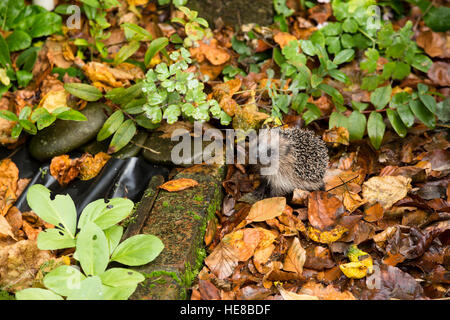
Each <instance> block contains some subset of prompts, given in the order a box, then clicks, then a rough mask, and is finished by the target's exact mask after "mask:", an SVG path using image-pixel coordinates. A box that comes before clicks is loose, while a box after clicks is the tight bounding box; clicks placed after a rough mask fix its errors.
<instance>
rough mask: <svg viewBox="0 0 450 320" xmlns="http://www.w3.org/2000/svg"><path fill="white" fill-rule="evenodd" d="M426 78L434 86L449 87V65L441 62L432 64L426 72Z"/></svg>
mask: <svg viewBox="0 0 450 320" xmlns="http://www.w3.org/2000/svg"><path fill="white" fill-rule="evenodd" d="M427 76H428V77H429V78H430V79H431V80H432V81H433V83H434V84H435V85H438V86H442V87H448V86H450V63H446V62H443V61H436V62H433V65H432V66H431V68H430V69H429V70H428V72H427Z"/></svg>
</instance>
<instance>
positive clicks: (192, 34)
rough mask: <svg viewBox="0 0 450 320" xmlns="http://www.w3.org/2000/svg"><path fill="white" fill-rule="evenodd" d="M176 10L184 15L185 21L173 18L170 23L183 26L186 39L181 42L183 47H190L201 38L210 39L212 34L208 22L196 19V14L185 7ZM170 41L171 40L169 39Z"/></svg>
mask: <svg viewBox="0 0 450 320" xmlns="http://www.w3.org/2000/svg"><path fill="white" fill-rule="evenodd" d="M178 10H180V11H181V12H183V13H184V15H185V16H186V18H187V21H186V20H184V19H182V18H173V19H172V20H171V22H176V23H179V24H181V25H183V26H184V32H185V33H186V38H184V40H183V45H184V46H185V47H191V46H192V45H193V44H194V43H195V42H196V41H198V40H202V39H203V38H205V37H206V38H211V37H212V32H211V29H209V25H208V21H206V20H205V19H203V18H200V17H198V12H197V11H194V10H190V9H189V8H187V7H183V6H180V7H178ZM171 40H172V39H171Z"/></svg>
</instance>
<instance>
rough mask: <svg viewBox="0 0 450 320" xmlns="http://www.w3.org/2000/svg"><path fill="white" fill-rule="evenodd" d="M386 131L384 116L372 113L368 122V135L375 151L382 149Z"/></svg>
mask: <svg viewBox="0 0 450 320" xmlns="http://www.w3.org/2000/svg"><path fill="white" fill-rule="evenodd" d="M385 129H386V125H385V124H384V122H383V116H382V115H381V114H380V113H378V112H375V111H372V112H371V113H370V115H369V120H368V121H367V133H368V135H369V138H370V142H371V143H372V145H373V146H374V148H375V149H379V148H380V146H381V142H382V141H383V136H384V131H385Z"/></svg>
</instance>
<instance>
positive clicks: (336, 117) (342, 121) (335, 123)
mask: <svg viewBox="0 0 450 320" xmlns="http://www.w3.org/2000/svg"><path fill="white" fill-rule="evenodd" d="M338 127H344V128H347V129H348V127H349V125H348V118H347V117H346V116H344V115H343V114H342V113H339V112H336V111H333V112H332V113H331V115H330V119H329V121H328V129H333V128H338Z"/></svg>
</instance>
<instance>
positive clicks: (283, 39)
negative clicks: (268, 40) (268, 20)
mask: <svg viewBox="0 0 450 320" xmlns="http://www.w3.org/2000/svg"><path fill="white" fill-rule="evenodd" d="M273 40H274V41H275V42H276V43H278V44H279V45H280V47H281V49H283V48H284V46H286V45H287V44H288V43H289V42H291V41H297V38H296V37H294V36H293V35H292V34H290V33H287V32H278V33H277V34H276V35H274V37H273Z"/></svg>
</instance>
